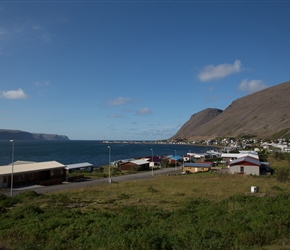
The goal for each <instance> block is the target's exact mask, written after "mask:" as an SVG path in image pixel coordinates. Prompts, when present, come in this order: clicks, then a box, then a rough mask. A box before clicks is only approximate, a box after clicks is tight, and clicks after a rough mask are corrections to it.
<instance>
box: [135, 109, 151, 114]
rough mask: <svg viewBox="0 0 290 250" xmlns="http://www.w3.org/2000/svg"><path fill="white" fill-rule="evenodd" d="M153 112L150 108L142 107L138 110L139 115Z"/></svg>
mask: <svg viewBox="0 0 290 250" xmlns="http://www.w3.org/2000/svg"><path fill="white" fill-rule="evenodd" d="M150 113H151V110H150V109H149V108H140V109H139V110H138V111H137V114H138V115H148V114H150Z"/></svg>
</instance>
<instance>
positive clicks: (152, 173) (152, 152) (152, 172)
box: [150, 148, 154, 176]
mask: <svg viewBox="0 0 290 250" xmlns="http://www.w3.org/2000/svg"><path fill="white" fill-rule="evenodd" d="M150 150H151V155H152V157H151V161H152V164H153V165H152V166H151V168H152V176H153V167H154V161H153V149H152V148H151V149H150Z"/></svg>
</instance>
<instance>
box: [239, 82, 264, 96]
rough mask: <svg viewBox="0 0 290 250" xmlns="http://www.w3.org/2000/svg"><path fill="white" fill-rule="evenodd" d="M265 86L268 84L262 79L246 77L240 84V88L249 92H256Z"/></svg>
mask: <svg viewBox="0 0 290 250" xmlns="http://www.w3.org/2000/svg"><path fill="white" fill-rule="evenodd" d="M265 88H267V85H266V84H265V83H264V82H263V81H262V80H251V81H248V79H244V80H243V81H242V82H241V83H240V85H239V89H240V90H242V91H246V92H249V93H254V92H257V91H260V90H262V89H265Z"/></svg>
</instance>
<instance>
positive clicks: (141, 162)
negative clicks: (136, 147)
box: [130, 160, 149, 165]
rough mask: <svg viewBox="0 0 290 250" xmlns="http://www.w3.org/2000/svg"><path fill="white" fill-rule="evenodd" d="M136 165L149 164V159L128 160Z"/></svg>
mask: <svg viewBox="0 0 290 250" xmlns="http://www.w3.org/2000/svg"><path fill="white" fill-rule="evenodd" d="M130 162H132V163H134V164H136V165H143V164H149V161H145V160H134V161H130Z"/></svg>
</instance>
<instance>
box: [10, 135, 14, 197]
mask: <svg viewBox="0 0 290 250" xmlns="http://www.w3.org/2000/svg"><path fill="white" fill-rule="evenodd" d="M10 142H12V160H11V190H10V195H11V197H12V196H13V168H14V140H10Z"/></svg>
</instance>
